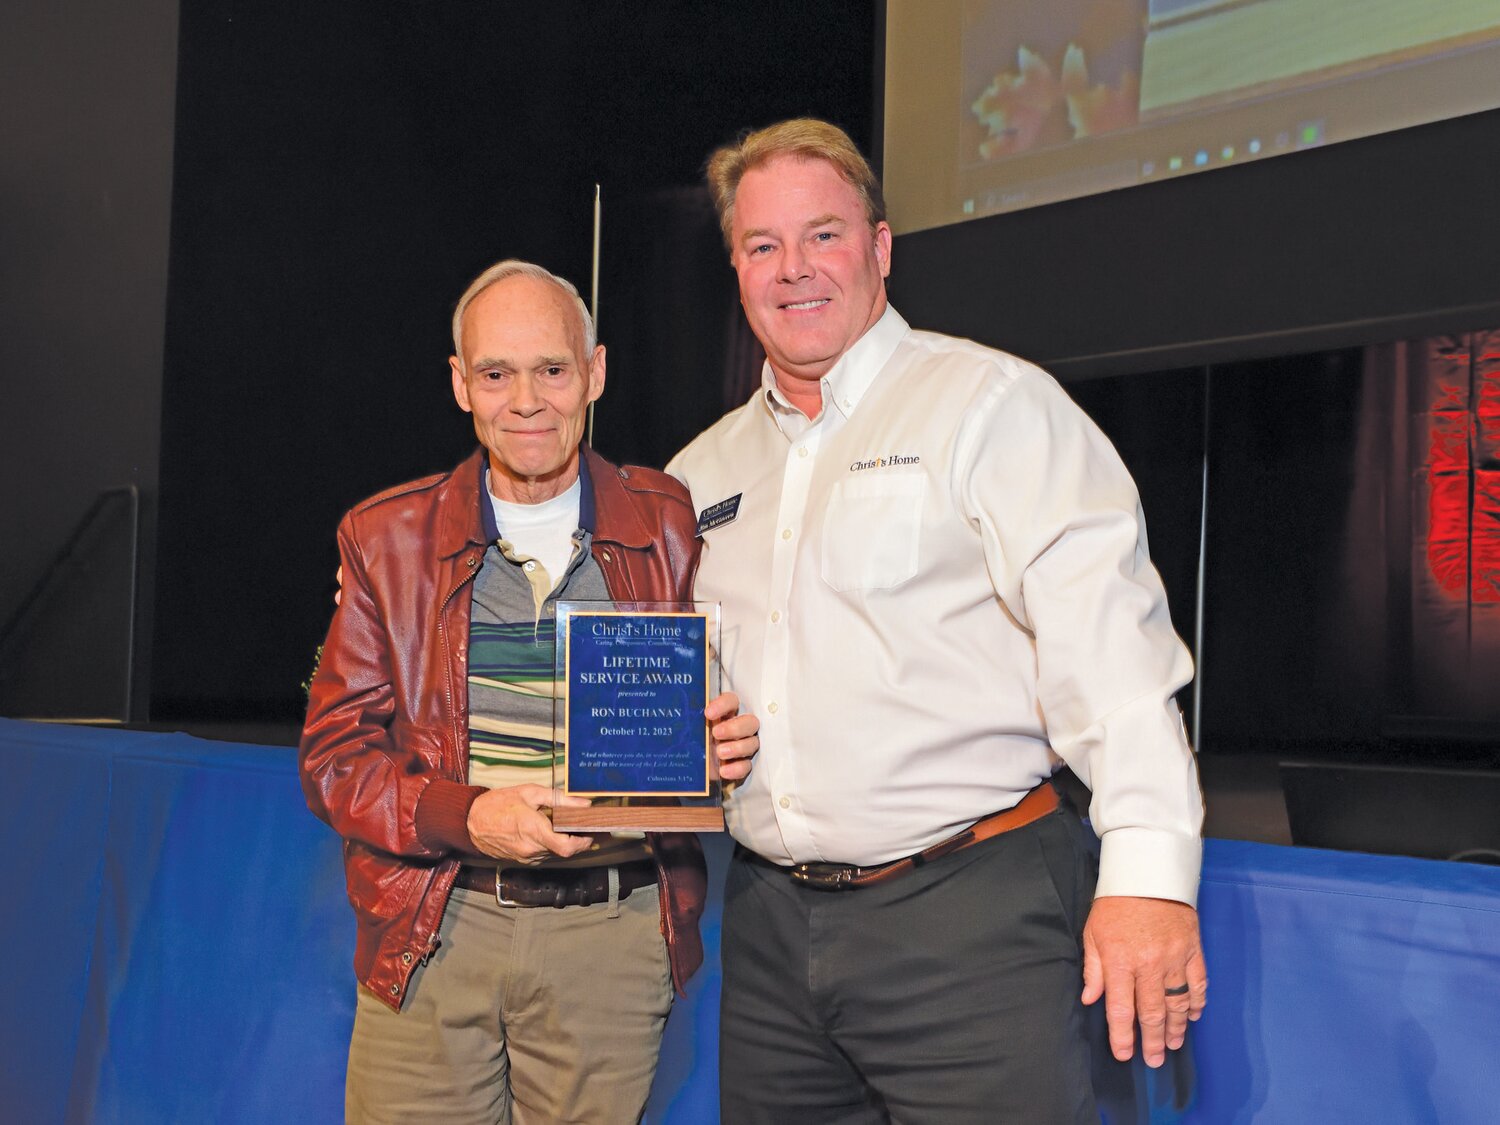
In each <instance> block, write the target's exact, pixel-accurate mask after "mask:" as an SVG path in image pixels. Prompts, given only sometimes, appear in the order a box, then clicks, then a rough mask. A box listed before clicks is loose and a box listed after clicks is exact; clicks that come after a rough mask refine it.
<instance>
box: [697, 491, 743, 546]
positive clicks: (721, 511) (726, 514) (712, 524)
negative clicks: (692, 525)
mask: <svg viewBox="0 0 1500 1125" xmlns="http://www.w3.org/2000/svg"><path fill="white" fill-rule="evenodd" d="M744 495H745V494H744V493H743V492H736V493H735V494H734V495H733V496H731V497H730V498H729V499H728V500H720V501H719V502H718V503H717V504H710V505H709V506H708V507H706V508H704V509H703V512H702V514H701V515H699V516H698V534H699V535H702V534H703V533H704V532H705V531H712V530H713V529H714V528H716V527H723V526H724V525H725V524H726V523H729V522H730V521H732V520H733V519H734V517H735V516H737V515H739V514H740V497H742V496H744Z"/></svg>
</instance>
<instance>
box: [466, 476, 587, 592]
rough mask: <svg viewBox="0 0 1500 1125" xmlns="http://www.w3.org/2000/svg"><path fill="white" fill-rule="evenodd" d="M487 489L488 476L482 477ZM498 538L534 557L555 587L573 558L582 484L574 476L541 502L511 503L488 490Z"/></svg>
mask: <svg viewBox="0 0 1500 1125" xmlns="http://www.w3.org/2000/svg"><path fill="white" fill-rule="evenodd" d="M485 486H486V488H485V490H486V492H488V491H489V488H488V486H489V476H488V474H486V476H485ZM489 497H490V505H491V506H492V507H493V508H494V510H495V524H496V526H498V527H499V528H500V538H501V539H504V540H505V541H506V542H507V543H509V544H510V545H511V548H512V551H513V553H514V554H515V555H516V556H518V557H521V558H527V557H529V558H533V559H535V560H536V561H537V562H538V563H539V564H540V565H541V566H542V568H543V569H545V570H546V572H547V577H548V579H549V580H550V581H551V585H552V587H554V588H555V587H556V586H557V584H558V582H560V581H561V580H562V576H563V574H564V573H565V572H566V571H567V569H568V563H569V562H571V561H572V559H573V545H574V544H573V533H574V532H575V531H577V530H578V504H579V501H580V500H581V499H582V497H583V485H582V483H581V482H580V481H579V480H577V479H575V480H574V481H573V484H572V485H571V487H569V488H568V489H566V490H565V491H563V492H560V493H558V494H557V495H556V496H554V497H553V498H552V499H551V500H543V501H542V502H541V503H540V504H512V503H511V502H510V501H508V500H501V499H500V498H499V497H498V496H496V495H495V494H494V493H493V492H489Z"/></svg>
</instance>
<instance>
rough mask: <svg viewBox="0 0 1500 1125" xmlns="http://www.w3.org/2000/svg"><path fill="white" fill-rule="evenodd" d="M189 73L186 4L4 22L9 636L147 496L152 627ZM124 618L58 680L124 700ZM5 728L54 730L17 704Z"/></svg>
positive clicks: (2, 254)
mask: <svg viewBox="0 0 1500 1125" xmlns="http://www.w3.org/2000/svg"><path fill="white" fill-rule="evenodd" d="M176 66H177V3H176V0H139V2H137V3H132V4H129V5H120V4H113V3H107V2H105V0H53V2H40V0H24V2H22V3H19V4H16V3H10V4H6V5H4V6H0V542H3V544H4V547H3V559H0V622H3V621H4V620H6V619H7V618H9V617H10V615H11V613H12V612H13V611H14V610H15V609H16V608H17V606H18V605H19V603H20V602H21V601H22V599H24V598H25V597H26V596H27V594H28V593H29V592H30V591H31V590H32V589H33V588H34V586H35V584H36V583H37V582H38V581H39V580H40V579H42V578H43V575H44V572H45V570H46V568H47V564H48V562H49V560H50V559H51V558H52V557H53V556H54V555H55V553H56V552H57V551H58V550H59V549H60V548H61V547H62V546H63V544H64V543H65V541H66V540H67V539H68V537H69V535H70V533H71V532H72V530H73V528H74V527H75V526H76V525H77V523H78V521H79V520H80V519H81V518H82V517H83V516H84V514H85V512H86V511H87V510H88V509H89V507H90V505H91V504H92V502H93V501H94V498H95V497H96V495H97V494H98V493H99V492H100V491H101V490H103V489H106V488H110V487H113V486H117V485H135V486H136V487H137V488H138V489H139V490H140V493H141V496H142V500H143V506H144V520H145V524H144V527H143V528H142V532H143V538H142V555H143V557H142V563H143V564H144V576H145V578H144V581H143V582H142V586H141V589H142V593H143V602H144V604H142V605H141V606H140V607H139V608H140V614H141V615H142V616H148V615H149V612H150V604H149V602H150V588H151V586H150V580H149V576H150V572H151V565H152V549H153V536H152V531H151V528H152V519H153V513H154V508H155V499H156V481H157V446H158V438H159V423H158V417H159V411H160V406H161V360H162V325H163V322H164V312H165V308H166V294H167V231H168V222H169V216H170V206H171V183H172V140H173V134H172V118H173V96H174V87H175V76H176ZM96 538H97V537H96ZM111 545H112V546H118V543H117V542H116V541H115V540H111ZM125 557H126V555H125V554H124V553H121V554H119V556H118V558H117V557H116V556H115V555H113V554H112V555H111V556H110V559H109V562H108V563H107V564H101V565H107V566H108V567H109V571H108V574H107V575H106V576H105V577H106V578H107V580H108V581H109V582H110V584H111V587H112V589H114V590H115V591H116V593H115V594H113V595H112V597H111V600H112V602H117V601H118V600H119V599H120V598H121V597H125V596H128V591H129V577H128V574H126V575H122V574H121V573H120V566H121V565H122V564H121V563H120V562H119V561H118V560H119V559H120V558H125ZM74 577H75V578H76V577H77V575H76V574H75V576H74ZM121 579H123V584H122V582H121V581H120V580H121ZM39 608H40V609H41V611H42V612H43V614H44V615H45V616H46V620H44V621H41V622H39V624H38V627H39V628H42V629H53V627H54V626H56V629H55V632H56V633H57V635H59V636H61V635H63V634H67V635H70V636H71V635H75V634H78V633H79V632H81V633H82V635H83V636H84V637H89V636H90V631H89V629H88V628H87V627H86V626H87V625H88V622H87V621H86V620H84V621H80V620H79V619H78V615H77V613H76V612H75V610H76V609H77V603H76V602H73V601H72V600H71V599H69V598H68V597H67V596H66V595H65V594H58V596H57V597H55V598H53V599H51V601H50V602H49V603H48V604H46V605H42V606H40V607H39ZM122 610H123V607H121V606H119V605H113V604H112V605H111V606H110V607H109V613H108V615H107V616H108V620H109V622H110V627H109V629H108V636H103V635H101V634H100V632H99V631H97V630H96V631H95V632H94V633H93V635H92V643H91V644H88V645H85V646H81V647H80V646H78V645H69V646H67V654H68V658H67V659H49V660H47V661H46V663H47V665H48V666H47V667H46V668H45V669H44V670H43V672H44V675H45V677H47V678H50V679H52V680H53V681H59V680H64V681H65V680H69V679H72V680H77V679H80V678H87V677H91V676H101V677H105V676H107V677H108V678H109V679H110V681H111V682H112V683H113V682H120V681H121V680H122V673H123V667H122V665H123V661H124V654H125V652H126V651H127V649H128V644H129V642H128V638H127V637H126V635H125V634H124V632H123V631H122V629H121V628H120V626H119V623H121V622H123V621H125V620H126V619H127V617H128V615H127V614H125V613H123V612H122ZM64 619H66V620H64ZM14 639H15V641H16V642H17V643H18V644H21V645H23V646H29V645H30V644H31V643H33V642H34V641H35V640H36V634H35V633H30V634H29V635H27V636H20V635H17V636H16V637H15V638H14ZM148 640H149V637H148V636H147V635H145V634H142V636H141V641H140V645H139V646H138V650H137V653H136V655H137V658H138V662H137V677H136V684H137V688H138V689H139V692H140V695H139V697H138V702H139V703H140V704H141V705H142V708H141V709H142V710H143V705H144V702H145V699H144V695H145V690H146V676H145V672H146V669H145V667H144V665H143V663H142V661H143V659H144V657H145V656H146V655H147V651H146V642H147V641H148ZM48 651H49V652H53V651H55V646H54V648H52V649H48ZM13 655H14V654H13ZM96 695H97V693H94V692H85V693H84V697H86V698H87V700H88V701H89V702H90V703H92V701H93V699H94V697H95V696H96ZM84 697H80V700H79V702H80V703H82V700H83V698H84ZM61 702H62V703H63V704H65V703H66V698H64V699H63V700H62V701H61ZM7 713H11V714H31V713H39V712H35V711H33V710H32V709H31V708H30V706H29V705H28V700H27V699H15V698H13V699H11V700H9V701H8V702H7ZM40 713H55V708H51V707H49V708H47V709H45V710H43V711H42V712H40ZM75 713H76V712H75ZM114 713H115V714H118V711H116V712H114Z"/></svg>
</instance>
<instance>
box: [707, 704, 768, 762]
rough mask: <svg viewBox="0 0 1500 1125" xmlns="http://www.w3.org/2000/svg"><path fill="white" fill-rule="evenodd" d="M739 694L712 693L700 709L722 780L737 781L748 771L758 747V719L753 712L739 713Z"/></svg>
mask: <svg viewBox="0 0 1500 1125" xmlns="http://www.w3.org/2000/svg"><path fill="white" fill-rule="evenodd" d="M739 712H740V697H739V696H737V695H735V694H734V692H732V691H726V692H723V693H721V694H720V695H718V696H715V697H714V698H713V699H712V700H710V701H709V704H708V706H706V707H705V708H703V717H704V718H705V719H707V720H708V732H709V734H711V735H713V738H714V757H715V758H716V760H717V763H718V767H719V777H720V778H722V779H723V780H724V781H739V780H741V779H742V778H744V777H745V775H746V774H748V773H749V772H750V759H751V758H752V757H754V756H755V752H756V751H757V750H759V749H760V737H759V736H758V735H757V734H756V732H757V731H758V730H760V719H758V718H757V717H756V716H754V715H741V714H740V713H739Z"/></svg>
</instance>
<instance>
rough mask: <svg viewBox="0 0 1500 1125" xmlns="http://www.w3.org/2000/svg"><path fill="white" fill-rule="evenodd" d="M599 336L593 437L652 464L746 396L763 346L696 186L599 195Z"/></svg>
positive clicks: (607, 449) (616, 455) (623, 455)
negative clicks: (599, 386)
mask: <svg viewBox="0 0 1500 1125" xmlns="http://www.w3.org/2000/svg"><path fill="white" fill-rule="evenodd" d="M602 244H603V250H602V253H601V261H600V283H599V290H600V292H599V339H600V341H601V342H603V343H604V345H605V346H606V349H607V357H608V382H607V385H606V389H605V393H604V398H603V399H602V400H601V401H600V403H599V406H598V407H597V408H596V419H595V433H594V443H595V445H597V446H598V447H599V449H600V451H601V452H603V453H604V454H605V455H606V456H608V457H611V458H613V459H615V460H618V461H629V462H633V463H635V464H643V465H652V466H656V467H660V466H662V465H664V464H666V463H667V461H668V460H670V459H671V457H672V455H673V454H674V453H676V452H677V451H678V450H679V449H681V448H682V447H683V446H684V445H686V444H687V443H688V442H689V441H691V440H692V439H693V438H694V437H696V436H697V435H698V434H699V433H700V432H702V431H703V430H704V429H707V428H708V426H710V425H712V424H713V423H714V422H715V421H717V420H718V418H719V417H720V415H722V414H723V413H724V412H725V411H726V410H728V409H730V408H731V407H734V406H738V405H739V404H740V403H742V402H744V401H745V399H746V398H748V397H749V394H750V392H751V390H752V389H753V388H754V386H755V385H757V384H758V382H759V380H760V368H761V362H762V359H763V358H764V353H763V352H762V351H761V350H760V345H759V344H758V343H757V342H756V339H755V337H754V335H752V334H751V332H750V329H749V326H748V325H747V324H746V323H745V318H744V315H743V314H742V313H741V312H740V306H739V292H738V289H737V286H736V284H735V277H734V271H733V270H732V269H731V268H730V265H729V256H728V254H727V252H726V251H725V249H724V244H723V242H722V241H721V239H720V237H719V224H718V219H717V217H716V216H715V214H714V209H713V204H712V203H711V201H710V200H709V197H708V192H707V190H706V189H705V188H675V189H670V190H666V191H659V192H655V193H652V194H650V195H643V196H638V197H635V198H628V197H627V198H624V199H622V200H620V201H618V202H612V201H610V200H608V199H606V200H605V201H604V208H603V223H602Z"/></svg>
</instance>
